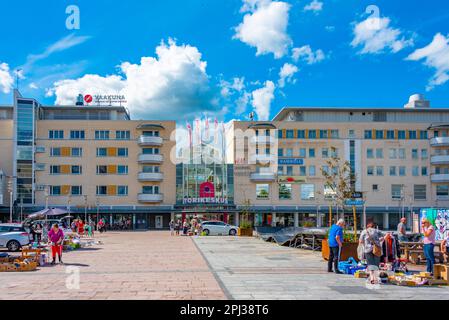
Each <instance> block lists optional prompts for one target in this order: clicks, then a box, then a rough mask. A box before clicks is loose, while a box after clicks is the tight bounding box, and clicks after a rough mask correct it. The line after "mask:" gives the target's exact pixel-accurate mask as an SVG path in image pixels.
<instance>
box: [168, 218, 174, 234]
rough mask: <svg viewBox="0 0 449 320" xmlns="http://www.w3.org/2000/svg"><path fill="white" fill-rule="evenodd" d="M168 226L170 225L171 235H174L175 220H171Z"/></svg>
mask: <svg viewBox="0 0 449 320" xmlns="http://www.w3.org/2000/svg"><path fill="white" fill-rule="evenodd" d="M168 226H169V227H170V235H171V236H174V235H175V222H174V221H173V220H171V221H170V223H169V225H168Z"/></svg>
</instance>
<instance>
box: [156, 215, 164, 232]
mask: <svg viewBox="0 0 449 320" xmlns="http://www.w3.org/2000/svg"><path fill="white" fill-rule="evenodd" d="M155 226H156V229H162V228H163V227H164V217H163V216H156V223H155Z"/></svg>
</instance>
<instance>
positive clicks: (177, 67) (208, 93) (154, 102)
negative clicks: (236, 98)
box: [48, 39, 218, 119]
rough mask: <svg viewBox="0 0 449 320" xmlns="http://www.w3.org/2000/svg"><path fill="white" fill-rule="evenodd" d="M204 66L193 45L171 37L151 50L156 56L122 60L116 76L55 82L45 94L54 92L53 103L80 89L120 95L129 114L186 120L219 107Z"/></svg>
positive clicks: (64, 100)
mask: <svg viewBox="0 0 449 320" xmlns="http://www.w3.org/2000/svg"><path fill="white" fill-rule="evenodd" d="M206 66H207V63H206V62H205V61H203V60H202V55H201V53H200V52H199V50H198V49H197V48H196V47H193V46H190V45H177V44H176V42H175V41H174V40H171V39H170V40H169V41H168V43H165V42H161V44H160V45H159V46H158V47H157V48H156V57H142V58H141V60H140V63H139V64H133V63H130V62H124V63H122V64H121V65H120V66H119V69H120V73H119V74H116V75H109V76H105V77H103V76H99V75H85V76H83V77H82V78H79V79H74V80H63V81H58V82H56V83H55V84H54V86H53V87H52V88H51V89H50V90H49V91H48V95H50V96H51V95H55V96H56V103H57V104H73V102H74V101H75V98H76V96H77V95H78V94H79V93H84V94H85V93H90V94H103V95H104V94H123V95H125V96H126V100H127V105H128V108H129V109H130V111H131V113H132V116H133V118H144V117H145V118H150V119H151V118H152V119H167V118H168V119H174V118H176V119H183V118H190V117H192V116H193V115H194V114H196V113H199V112H204V111H211V112H213V111H216V110H217V109H218V104H217V100H216V99H215V97H214V93H213V92H212V90H211V89H210V87H209V76H208V75H207V72H206Z"/></svg>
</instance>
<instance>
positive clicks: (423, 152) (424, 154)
mask: <svg viewBox="0 0 449 320" xmlns="http://www.w3.org/2000/svg"><path fill="white" fill-rule="evenodd" d="M428 157H429V153H428V152H427V149H422V150H421V159H423V160H425V159H427V158H428Z"/></svg>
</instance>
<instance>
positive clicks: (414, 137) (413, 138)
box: [408, 130, 417, 140]
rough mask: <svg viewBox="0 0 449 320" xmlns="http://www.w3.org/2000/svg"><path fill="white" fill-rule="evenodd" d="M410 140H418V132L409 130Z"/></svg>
mask: <svg viewBox="0 0 449 320" xmlns="http://www.w3.org/2000/svg"><path fill="white" fill-rule="evenodd" d="M408 138H409V139H411V140H416V139H417V135H416V131H415V130H409V132H408Z"/></svg>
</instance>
